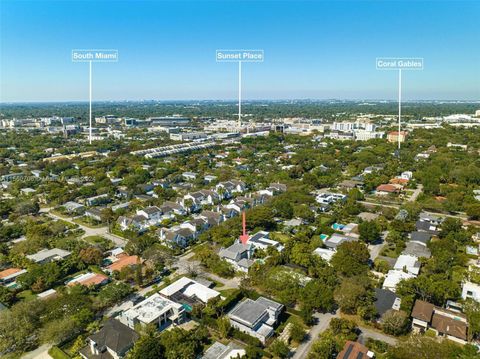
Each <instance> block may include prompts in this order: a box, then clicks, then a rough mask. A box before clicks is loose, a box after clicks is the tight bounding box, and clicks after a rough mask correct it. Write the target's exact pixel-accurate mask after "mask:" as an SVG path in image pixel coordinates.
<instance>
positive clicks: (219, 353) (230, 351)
mask: <svg viewBox="0 0 480 359" xmlns="http://www.w3.org/2000/svg"><path fill="white" fill-rule="evenodd" d="M246 354H247V352H246V350H245V349H244V348H243V347H241V346H240V345H238V344H237V343H234V342H230V343H228V344H227V345H225V344H222V343H220V342H215V343H213V344H212V345H211V346H210V347H209V348H208V349H207V350H206V351H205V353H203V356H202V357H201V359H236V358H243V357H244V356H245V355H246Z"/></svg>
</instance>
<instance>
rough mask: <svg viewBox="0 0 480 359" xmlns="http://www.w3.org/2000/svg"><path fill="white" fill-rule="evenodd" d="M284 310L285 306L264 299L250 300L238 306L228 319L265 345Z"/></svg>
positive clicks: (235, 326)
mask: <svg viewBox="0 0 480 359" xmlns="http://www.w3.org/2000/svg"><path fill="white" fill-rule="evenodd" d="M283 308H284V306H283V304H280V303H277V302H275V301H273V300H270V299H267V298H264V297H259V298H258V299H257V300H255V301H254V300H252V299H249V298H248V299H246V300H244V301H243V302H241V303H239V304H237V305H236V306H235V307H234V308H233V309H232V311H231V312H230V313H228V317H229V319H230V324H231V325H232V326H233V327H234V328H236V329H238V330H240V331H241V332H244V333H246V334H248V335H251V336H253V337H255V338H258V339H259V340H260V341H261V342H262V343H265V341H266V340H267V339H268V338H269V337H271V336H272V335H273V333H274V326H275V325H276V324H277V321H278V318H279V317H280V314H281V313H282V310H283Z"/></svg>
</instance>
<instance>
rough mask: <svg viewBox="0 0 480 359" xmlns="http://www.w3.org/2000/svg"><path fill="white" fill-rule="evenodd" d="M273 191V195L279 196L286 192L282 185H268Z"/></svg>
mask: <svg viewBox="0 0 480 359" xmlns="http://www.w3.org/2000/svg"><path fill="white" fill-rule="evenodd" d="M269 188H273V189H274V190H275V193H274V194H279V193H283V192H286V191H287V185H286V184H283V183H270V187H269Z"/></svg>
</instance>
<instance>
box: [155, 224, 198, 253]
mask: <svg viewBox="0 0 480 359" xmlns="http://www.w3.org/2000/svg"><path fill="white" fill-rule="evenodd" d="M157 233H158V235H159V237H160V240H161V241H163V242H165V243H167V244H168V245H171V246H179V247H181V248H185V247H187V246H188V245H189V244H190V242H192V241H193V240H195V239H196V238H197V233H196V232H194V231H192V230H191V229H190V228H182V227H180V226H175V227H172V228H160V230H159V231H157Z"/></svg>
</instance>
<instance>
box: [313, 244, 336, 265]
mask: <svg viewBox="0 0 480 359" xmlns="http://www.w3.org/2000/svg"><path fill="white" fill-rule="evenodd" d="M335 253H336V252H335V251H332V250H331V249H327V248H320V247H319V248H317V249H315V250H314V251H313V254H316V255H317V256H320V257H321V258H322V259H323V260H325V261H327V262H330V261H331V260H332V258H333V256H334V255H335Z"/></svg>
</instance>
